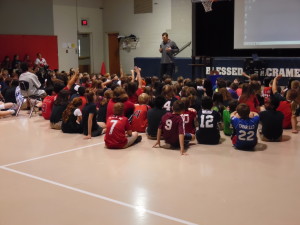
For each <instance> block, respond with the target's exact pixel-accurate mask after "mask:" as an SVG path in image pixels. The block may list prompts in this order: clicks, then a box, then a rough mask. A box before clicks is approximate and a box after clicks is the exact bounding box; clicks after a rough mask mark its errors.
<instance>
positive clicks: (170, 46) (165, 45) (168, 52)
mask: <svg viewBox="0 0 300 225" xmlns="http://www.w3.org/2000/svg"><path fill="white" fill-rule="evenodd" d="M162 40H163V41H162V43H161V44H160V49H159V52H160V53H161V62H160V65H161V67H160V78H162V77H163V75H165V74H167V75H169V76H171V77H172V75H173V73H174V70H175V64H174V54H175V53H178V52H179V49H178V47H177V45H176V43H175V42H174V41H171V40H170V39H169V37H168V33H163V34H162Z"/></svg>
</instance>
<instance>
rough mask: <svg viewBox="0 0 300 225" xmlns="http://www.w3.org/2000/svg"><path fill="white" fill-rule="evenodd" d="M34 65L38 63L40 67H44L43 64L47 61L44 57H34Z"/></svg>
mask: <svg viewBox="0 0 300 225" xmlns="http://www.w3.org/2000/svg"><path fill="white" fill-rule="evenodd" d="M34 64H35V65H38V66H40V67H44V66H47V62H46V59H44V58H41V59H39V58H36V60H35V62H34Z"/></svg>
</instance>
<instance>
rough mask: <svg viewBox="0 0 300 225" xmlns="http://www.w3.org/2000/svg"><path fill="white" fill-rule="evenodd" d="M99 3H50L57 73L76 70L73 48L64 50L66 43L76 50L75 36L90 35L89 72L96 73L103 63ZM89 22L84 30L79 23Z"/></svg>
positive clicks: (85, 0) (59, 0)
mask: <svg viewBox="0 0 300 225" xmlns="http://www.w3.org/2000/svg"><path fill="white" fill-rule="evenodd" d="M101 6H102V0H53V18H54V35H57V37H58V58H59V69H60V70H69V69H70V68H71V67H73V68H77V67H78V55H77V49H76V48H69V49H67V48H65V47H66V46H63V45H64V44H65V43H74V44H75V45H76V47H77V33H89V34H90V35H91V58H92V62H91V63H92V65H91V70H92V71H91V72H99V71H100V66H101V63H102V62H103V55H104V54H103V26H102V10H101V9H100V8H101ZM82 18H86V19H88V22H89V25H88V26H87V27H82V26H81V19H82Z"/></svg>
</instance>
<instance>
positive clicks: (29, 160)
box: [2, 142, 104, 167]
mask: <svg viewBox="0 0 300 225" xmlns="http://www.w3.org/2000/svg"><path fill="white" fill-rule="evenodd" d="M102 144H104V142H100V143H97V144H92V145H87V146H82V147H78V148H73V149H70V150H66V151H63V152H57V153H53V154H49V155H44V156H39V157H36V158H32V159H27V160H24V161H20V162H15V163H10V164H7V165H3V166H2V167H9V166H14V165H18V164H22V163H26V162H31V161H35V160H38V159H44V158H48V157H51V156H56V155H61V154H64V153H68V152H74V151H78V150H81V149H84V148H89V147H93V146H97V145H102Z"/></svg>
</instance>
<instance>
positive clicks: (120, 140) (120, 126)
mask: <svg viewBox="0 0 300 225" xmlns="http://www.w3.org/2000/svg"><path fill="white" fill-rule="evenodd" d="M106 126H107V127H106V134H105V137H104V141H105V144H106V146H107V147H108V148H124V146H125V145H126V144H127V138H126V131H128V130H131V126H130V124H129V121H128V119H127V117H125V116H110V117H109V118H108V120H107V122H106Z"/></svg>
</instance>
